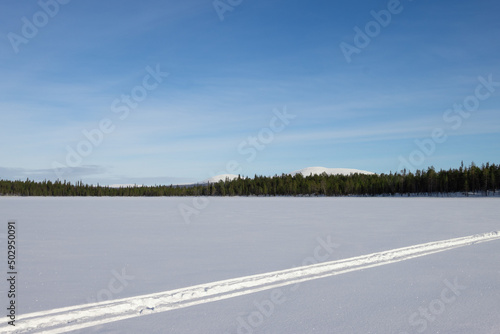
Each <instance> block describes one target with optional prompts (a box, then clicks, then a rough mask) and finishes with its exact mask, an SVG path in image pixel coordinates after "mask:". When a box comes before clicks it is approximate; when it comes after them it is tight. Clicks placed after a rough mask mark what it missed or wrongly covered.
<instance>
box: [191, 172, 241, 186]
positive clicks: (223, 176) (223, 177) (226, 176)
mask: <svg viewBox="0 0 500 334" xmlns="http://www.w3.org/2000/svg"><path fill="white" fill-rule="evenodd" d="M237 178H238V175H235V174H221V175H216V176H212V177H211V178H209V179H206V180H203V181H201V182H199V183H200V184H204V183H217V182H219V181H226V179H229V181H232V180H234V179H237Z"/></svg>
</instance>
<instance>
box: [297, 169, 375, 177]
mask: <svg viewBox="0 0 500 334" xmlns="http://www.w3.org/2000/svg"><path fill="white" fill-rule="evenodd" d="M299 173H300V174H302V175H303V176H309V175H316V174H317V175H321V174H323V173H326V174H327V175H351V174H356V173H358V174H367V175H371V174H375V173H372V172H368V171H366V170H359V169H352V168H326V167H306V168H303V169H299V170H296V171H295V172H291V173H290V175H292V176H294V175H296V174H299Z"/></svg>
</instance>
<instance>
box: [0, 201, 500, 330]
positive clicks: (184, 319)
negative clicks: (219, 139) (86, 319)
mask: <svg viewBox="0 0 500 334" xmlns="http://www.w3.org/2000/svg"><path fill="white" fill-rule="evenodd" d="M499 204H500V200H499V199H498V198H209V199H208V200H202V199H196V198H15V197H3V198H0V219H1V221H2V224H1V225H0V226H2V227H1V229H2V230H0V239H1V249H4V255H1V253H0V256H3V258H4V260H2V261H1V262H4V263H5V265H3V266H0V268H3V269H0V270H1V271H0V273H1V275H2V276H4V277H6V278H7V265H6V261H7V251H6V240H7V239H6V236H7V235H6V233H7V222H8V221H9V220H16V222H17V223H16V225H17V243H18V244H17V246H18V261H19V263H18V273H19V274H18V277H17V292H18V294H17V306H18V308H17V314H18V318H17V320H16V322H17V323H18V325H22V323H23V315H27V314H33V313H34V312H40V313H41V314H42V316H45V318H47V316H46V314H47V313H48V312H47V311H49V310H52V309H57V308H63V307H70V306H80V305H82V304H89V303H96V302H106V301H110V300H112V301H116V303H114V304H109V305H117V303H119V302H120V299H123V298H128V297H136V296H143V295H146V294H153V293H159V292H164V291H169V290H174V289H182V288H187V289H185V290H183V291H184V292H185V294H186V296H185V297H184V296H183V297H182V298H187V299H185V300H189V301H190V302H191V303H192V305H191V306H189V305H188V307H184V308H179V309H175V307H172V309H171V310H168V311H165V310H164V309H159V308H156V309H153V308H154V307H153V306H152V307H151V309H150V308H147V307H146V308H141V309H140V311H138V312H137V313H139V314H138V316H135V315H134V317H133V318H130V319H126V320H121V321H115V322H110V323H106V324H103V325H98V326H94V327H88V328H84V329H81V330H76V331H74V332H75V333H396V334H402V333H467V334H469V333H500V318H499V317H498V314H500V302H499V301H500V240H499V239H498V238H496V236H495V234H492V235H490V237H491V236H492V239H494V240H491V239H489V240H491V241H488V242H483V243H476V244H470V245H468V244H467V243H463V242H462V244H461V245H460V246H462V247H457V248H451V247H448V246H446V243H439V244H437V245H438V246H439V247H441V248H442V249H441V250H445V251H442V252H438V253H434V254H428V255H425V256H422V257H417V258H410V257H411V256H409V255H408V256H407V258H402V260H400V262H393V263H392V260H393V259H394V257H393V255H395V254H396V253H397V252H392V253H391V252H388V253H383V254H382V255H380V254H379V255H373V256H372V255H370V256H368V257H366V258H363V259H364V260H366V263H378V266H376V267H370V266H369V265H366V266H364V267H357V266H358V265H359V263H357V262H353V261H352V260H349V261H345V263H347V264H348V265H351V269H352V271H349V272H345V273H342V272H339V273H338V275H333V276H327V277H323V278H317V279H310V280H304V281H302V282H300V283H297V284H290V285H287V284H281V285H280V284H278V285H274V286H272V285H268V286H267V288H266V286H264V285H262V286H264V289H263V290H261V291H258V292H253V293H248V294H244V295H238V293H235V295H234V296H229V297H230V298H226V299H221V300H218V301H213V302H208V303H201V302H200V301H201V300H202V299H203V298H205V297H204V295H203V294H204V293H206V292H207V291H209V289H210V288H212V287H215V286H216V285H217V284H213V283H212V282H218V281H221V280H228V279H236V278H240V277H245V276H249V275H257V274H265V273H269V272H274V271H280V270H286V269H290V268H294V267H297V266H304V265H309V267H307V268H311V265H314V264H315V263H318V262H321V263H323V262H329V261H338V260H342V259H350V258H352V257H358V256H362V255H366V254H372V253H377V252H384V251H388V250H393V249H397V248H402V247H408V246H414V245H419V244H424V243H429V242H434V241H441V240H449V239H453V238H460V237H467V236H471V235H475V234H483V233H487V232H492V231H499V230H500V219H499V217H500V205H499ZM186 208H187V210H188V211H186ZM186 212H189V213H190V216H189V218H188V219H186ZM182 213H184V214H182ZM465 240H466V241H467V242H468V240H469V239H465ZM448 244H449V243H448ZM442 245H445V246H442ZM443 247H448V248H443ZM411 249H418V248H411ZM422 249H424V250H426V251H428V253H431V252H430V251H429V246H425V247H423V248H422ZM380 261H386V262H380ZM337 263H339V262H335V263H334V264H333V265H334V266H335V265H336V264H337ZM345 263H344V264H345ZM312 268H313V269H314V268H315V267H314V266H312ZM307 270H311V269H307ZM289 275H292V276H293V275H295V273H289ZM297 275H298V276H300V275H302V276H300V277H309V278H314V277H311V276H307V275H311V271H308V272H305V271H301V272H300V273H299V274H297ZM304 275H306V276H304ZM2 276H0V277H2ZM271 276H273V277H274V276H276V275H271ZM259 277H260V276H259ZM290 277H291V276H290ZM246 280H248V279H246ZM252 281H256V280H253V279H252ZM2 282H3V283H2V284H3V285H2V286H1V288H2V291H1V296H2V297H1V298H0V308H2V309H4V310H5V309H6V307H7V306H8V304H7V303H8V298H7V292H6V290H7V282H6V279H2ZM241 282H242V280H236V281H235V287H236V288H239V289H240V290H239V291H240V292H241V291H242V290H243V287H242V285H238V284H241ZM290 282H292V281H290ZM200 284H202V285H203V286H204V287H206V288H204V289H202V291H201V292H200V294H199V295H197V293H199V292H197V291H198V290H196V289H195V288H191V287H192V286H196V285H200ZM219 285H220V284H219ZM236 292H237V291H236ZM189 293H192V295H191V296H187V295H188V294H189ZM166 295H167V296H170V297H171V295H173V294H171V293H166ZM189 298H191V299H189ZM129 301H130V300H129ZM131 301H132V302H126V301H125V302H123V303H125V304H124V305H129V306H130V305H132V304H133V303H134V302H135V301H136V299H131ZM127 303H128V304H127ZM179 303H180V301H179ZM151 305H153V304H151ZM155 305H156V304H155ZM78 309H81V308H78ZM109 309H110V310H111V307H110V308H109ZM138 310H139V309H138ZM161 311H163V312H161ZM126 312H127V310H124V313H126ZM141 312H142V313H141ZM70 313H71V312H66V313H65V314H64V316H69V314H70ZM94 318H95V319H96V320H98V319H99V314H94ZM7 321H8V319H7V317H5V316H4V320H3V322H2V323H0V332H2V331H5V330H12V329H14V328H9V327H8V326H6V324H7ZM26 321H28V320H26ZM75 323H77V321H73V322H72V323H70V324H68V325H74V324H75ZM16 327H17V328H18V329H19V328H20V327H19V326H16ZM64 328H68V327H64V326H61V327H60V329H61V331H60V332H64V330H65V329H64ZM56 332H59V331H52V333H56Z"/></svg>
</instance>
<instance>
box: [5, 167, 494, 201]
mask: <svg viewBox="0 0 500 334" xmlns="http://www.w3.org/2000/svg"><path fill="white" fill-rule="evenodd" d="M499 189H500V165H495V164H489V163H487V164H483V165H481V167H479V166H476V165H475V164H474V163H472V164H471V165H470V166H469V167H464V166H463V163H462V165H461V166H460V168H458V169H449V170H440V171H436V170H435V169H434V167H429V168H428V169H427V170H417V171H416V172H415V173H411V172H406V171H401V172H399V173H394V174H393V173H392V172H391V173H389V174H376V175H365V174H353V175H349V176H346V175H327V174H322V175H312V176H305V177H304V176H302V174H297V175H295V176H291V175H289V174H282V175H275V176H271V177H269V176H258V175H255V176H254V178H248V177H239V178H237V179H235V180H232V181H230V180H226V181H220V182H218V183H210V184H197V185H191V186H174V185H170V186H166V185H158V186H136V187H127V188H110V187H108V186H100V185H97V186H94V185H88V184H83V183H82V182H81V181H80V182H77V183H76V184H72V183H69V182H66V181H60V180H57V181H55V182H52V181H43V182H35V181H32V180H29V179H28V180H25V181H21V180H18V181H8V180H1V181H0V195H11V196H305V195H310V196H353V195H357V196H379V195H386V196H390V195H395V194H399V195H410V194H416V195H422V196H425V195H434V194H453V193H463V194H465V195H469V194H483V195H487V194H488V193H490V194H491V192H493V193H495V191H496V190H499Z"/></svg>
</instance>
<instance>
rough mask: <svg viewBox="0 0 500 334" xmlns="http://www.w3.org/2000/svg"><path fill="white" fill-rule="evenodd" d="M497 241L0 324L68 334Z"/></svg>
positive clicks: (402, 252) (392, 254) (493, 236)
mask: <svg viewBox="0 0 500 334" xmlns="http://www.w3.org/2000/svg"><path fill="white" fill-rule="evenodd" d="M497 239H500V231H496V232H489V233H483V234H477V235H472V236H467V237H462V238H455V239H449V240H443V241H435V242H430V243H425V244H419V245H415V246H409V247H404V248H398V249H393V250H388V251H383V252H377V253H372V254H368V255H363V256H357V257H353V258H348V259H344V260H337V261H330V262H323V263H318V264H314V265H309V266H303V267H297V268H292V269H287V270H280V271H274V272H270V273H265V274H258V275H252V276H246V277H240V278H234V279H228V280H223V281H218V282H212V283H206V284H200V285H195V286H191V287H186V288H181V289H175V290H170V291H164V292H159V293H154V294H149V295H142V296H136V297H130V298H124V299H118V300H112V301H105V302H99V303H92V304H85V305H79V306H71V307H64V308H59V309H54V310H48V311H41V312H35V313H30V314H25V315H19V317H18V319H17V321H16V322H17V324H16V326H15V327H12V326H9V325H7V324H2V325H1V326H0V331H1V332H4V331H5V330H8V331H9V332H12V333H32V332H37V333H50V334H55V333H64V332H68V331H72V330H78V329H83V328H88V327H92V326H97V325H103V324H106V323H110V322H115V321H120V320H124V319H130V318H135V317H140V316H143V315H147V314H153V313H159V312H166V311H171V310H175V309H180V308H184V307H189V306H194V305H199V304H204V303H209V302H214V301H218V300H223V299H228V298H233V297H238V296H243V295H247V294H251V293H254V292H258V291H263V290H268V289H274V288H277V287H282V286H286V285H291V284H297V283H301V282H305V281H310V280H314V279H318V278H323V277H329V276H334V275H340V274H344V273H348V272H352V271H357V270H361V269H366V268H372V267H377V266H382V265H386V264H390V263H395V262H400V261H405V260H409V259H412V258H416V257H421V256H425V255H430V254H434V253H438V252H443V251H447V250H450V249H454V248H457V247H462V246H467V245H472V244H476V243H481V242H487V241H492V240H497Z"/></svg>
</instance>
